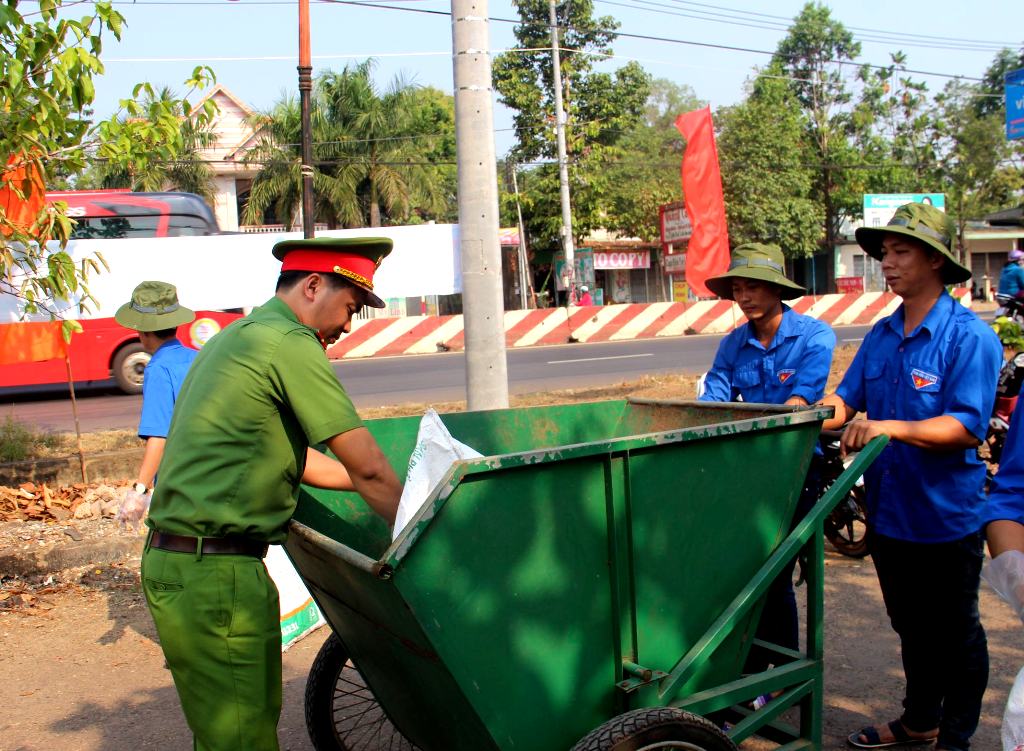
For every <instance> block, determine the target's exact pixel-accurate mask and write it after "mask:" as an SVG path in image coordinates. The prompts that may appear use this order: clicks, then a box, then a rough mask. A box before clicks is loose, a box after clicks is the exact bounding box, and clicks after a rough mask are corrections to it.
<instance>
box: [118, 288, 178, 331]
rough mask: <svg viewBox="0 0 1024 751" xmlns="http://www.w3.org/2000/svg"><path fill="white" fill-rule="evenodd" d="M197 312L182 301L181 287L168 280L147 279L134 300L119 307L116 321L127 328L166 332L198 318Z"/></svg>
mask: <svg viewBox="0 0 1024 751" xmlns="http://www.w3.org/2000/svg"><path fill="white" fill-rule="evenodd" d="M195 317H196V314H195V313H193V312H192V311H191V310H189V309H188V308H186V307H184V306H182V305H179V304H178V290H177V289H175V287H174V285H173V284H168V283H167V282H143V283H142V284H140V285H139V286H138V287H136V288H135V291H134V292H132V299H131V302H127V303H125V304H124V305H122V306H121V307H120V308H118V310H117V312H116V313H115V314H114V320H115V321H117V322H118V323H119V324H121V325H122V326H124V327H125V328H126V329H134V330H135V331H163V330H164V329H176V328H177V327H178V326H180V325H181V324H183V323H189V322H191V321H194V320H195Z"/></svg>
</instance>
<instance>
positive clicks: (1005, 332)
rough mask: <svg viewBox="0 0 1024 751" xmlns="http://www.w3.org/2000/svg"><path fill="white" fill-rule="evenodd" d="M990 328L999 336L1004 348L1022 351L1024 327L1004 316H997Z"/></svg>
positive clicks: (1023, 349)
mask: <svg viewBox="0 0 1024 751" xmlns="http://www.w3.org/2000/svg"><path fill="white" fill-rule="evenodd" d="M992 330H993V331H995V332H996V334H997V335H998V336H999V341H1000V342H1002V344H1003V347H1004V348H1005V349H1009V350H1013V351H1014V352H1021V351H1024V327H1021V325H1020V324H1019V323H1018V322H1017V321H1015V320H1013V319H1012V318H1007V317H1006V316H999V318H997V319H996V320H994V321H993V322H992Z"/></svg>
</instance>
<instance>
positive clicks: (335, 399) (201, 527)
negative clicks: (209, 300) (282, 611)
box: [148, 297, 362, 543]
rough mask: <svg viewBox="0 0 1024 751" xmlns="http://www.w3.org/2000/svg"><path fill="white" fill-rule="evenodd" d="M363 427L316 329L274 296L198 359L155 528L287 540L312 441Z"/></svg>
mask: <svg viewBox="0 0 1024 751" xmlns="http://www.w3.org/2000/svg"><path fill="white" fill-rule="evenodd" d="M361 425H362V421H361V420H360V419H359V416H358V415H357V414H356V411H355V408H354V407H353V406H352V401H351V400H350V399H349V397H348V395H347V394H346V393H345V389H344V388H342V386H341V384H340V383H339V382H338V378H337V376H335V374H334V370H333V369H332V368H331V365H330V362H329V361H328V360H327V357H326V356H325V355H324V350H323V347H322V346H321V345H320V341H319V339H318V337H317V333H316V331H314V330H313V329H311V328H309V327H307V326H304V325H303V324H301V323H299V321H298V319H297V318H296V317H295V314H294V313H293V312H292V310H291V308H289V307H288V306H287V305H286V304H285V303H284V302H282V301H281V300H280V299H278V298H277V297H273V298H271V299H270V301H269V302H267V303H266V304H265V305H263V306H262V307H260V308H256V309H255V310H253V312H252V313H251V314H250V315H248V316H247V317H245V318H242V319H240V320H238V321H235V322H234V323H232V324H231V325H230V326H228V327H227V328H226V329H224V331H222V332H221V333H220V334H218V335H217V336H215V337H213V338H212V339H211V340H210V341H209V343H207V344H206V346H205V347H203V349H202V351H201V352H200V353H199V356H198V357H197V358H196V360H195V363H194V364H193V366H192V368H191V370H190V371H189V375H188V377H187V378H186V379H185V383H184V384H183V385H182V387H181V392H180V393H179V395H178V401H177V403H176V404H175V407H174V416H173V419H172V421H171V430H170V433H169V434H168V436H167V446H166V448H165V450H164V457H163V461H162V463H161V465H160V484H159V485H158V486H157V488H156V491H155V493H154V496H153V500H152V504H151V508H150V512H149V522H148V523H149V526H150V527H152V528H154V529H157V530H159V531H161V532H168V533H170V534H178V535H189V536H192V537H225V536H228V535H243V536H245V537H249V538H252V539H256V540H262V541H266V542H271V543H279V542H283V541H284V539H285V538H286V537H287V528H286V525H287V524H288V520H289V519H290V518H291V516H292V513H293V512H294V511H295V503H296V499H297V497H298V488H299V482H300V479H301V477H302V472H303V469H304V467H305V462H306V449H307V447H308V446H309V445H311V444H316V443H322V442H323V441H326V440H327V439H328V438H331V437H332V436H335V435H338V434H340V433H344V432H346V431H349V430H352V429H353V428H358V427H360V426H361Z"/></svg>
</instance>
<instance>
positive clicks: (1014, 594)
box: [981, 550, 1024, 621]
mask: <svg viewBox="0 0 1024 751" xmlns="http://www.w3.org/2000/svg"><path fill="white" fill-rule="evenodd" d="M981 578H982V579H984V580H985V581H987V582H988V583H989V585H990V586H991V587H992V589H994V590H995V591H996V594H998V595H999V596H1000V597H1002V598H1003V599H1004V600H1006V602H1007V603H1009V605H1010V607H1011V608H1013V611H1014V612H1015V613H1016V614H1017V617H1018V618H1020V619H1021V620H1022V621H1024V553H1022V552H1020V551H1019V550H1007V551H1006V552H1004V553H1000V554H999V555H997V556H996V557H995V558H993V559H992V560H991V561H987V562H986V563H985V567H984V568H983V569H982V571H981Z"/></svg>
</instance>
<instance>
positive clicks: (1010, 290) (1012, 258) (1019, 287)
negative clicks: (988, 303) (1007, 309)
mask: <svg viewBox="0 0 1024 751" xmlns="http://www.w3.org/2000/svg"><path fill="white" fill-rule="evenodd" d="M1022 260H1024V251H1022V250H1011V251H1010V255H1009V257H1008V258H1007V260H1006V265H1005V266H1003V268H1002V270H1001V271H1000V272H999V294H1000V295H1008V296H1010V297H1019V296H1020V294H1021V293H1022V292H1024V266H1021V265H1020V264H1021V261H1022Z"/></svg>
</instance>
